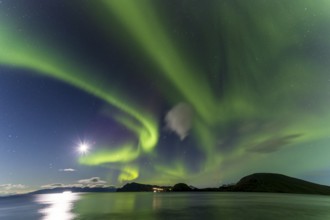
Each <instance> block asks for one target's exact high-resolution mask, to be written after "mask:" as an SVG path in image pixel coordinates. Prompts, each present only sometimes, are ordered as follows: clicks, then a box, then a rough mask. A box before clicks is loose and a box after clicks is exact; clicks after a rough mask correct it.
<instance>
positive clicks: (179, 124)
mask: <svg viewBox="0 0 330 220" xmlns="http://www.w3.org/2000/svg"><path fill="white" fill-rule="evenodd" d="M193 115H194V114H193V108H192V106H191V105H189V104H187V103H183V102H182V103H179V104H177V105H176V106H174V107H173V108H172V109H171V110H170V111H169V112H168V113H167V114H166V116H165V122H166V127H167V128H168V129H170V130H171V131H174V132H175V133H176V134H177V135H178V136H179V137H180V139H181V140H183V139H185V137H186V136H187V135H188V132H189V130H190V129H191V126H192V120H193Z"/></svg>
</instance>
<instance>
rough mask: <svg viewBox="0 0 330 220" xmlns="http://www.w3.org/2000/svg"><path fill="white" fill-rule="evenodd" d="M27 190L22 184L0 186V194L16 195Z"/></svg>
mask: <svg viewBox="0 0 330 220" xmlns="http://www.w3.org/2000/svg"><path fill="white" fill-rule="evenodd" d="M26 188H27V186H25V185H23V184H11V183H8V184H1V185H0V194H17V193H22V191H24V190H25V189H26Z"/></svg>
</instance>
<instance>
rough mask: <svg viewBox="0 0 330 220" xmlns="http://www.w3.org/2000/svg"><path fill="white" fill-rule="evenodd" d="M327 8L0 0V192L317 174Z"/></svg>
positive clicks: (325, 148) (327, 105)
mask: <svg viewBox="0 0 330 220" xmlns="http://www.w3.org/2000/svg"><path fill="white" fill-rule="evenodd" d="M329 10H330V2H329V1H328V0H299V1H298V0H297V1H287V0H278V1H267V0H251V1H246V0H208V1H200V0H179V1H178V0H100V1H95V0H89V1H88V0H70V1H65V0H61V1H52V0H44V1H40V0H29V1H26V0H0V194H7V193H15V192H25V191H29V190H35V189H39V188H42V187H51V186H64V185H83V186H86V185H88V186H91V185H115V186H121V185H123V184H125V183H126V182H131V181H136V182H141V183H150V184H151V183H152V184H161V185H173V184H175V183H177V182H185V183H187V184H190V185H194V186H198V187H205V186H220V185H221V184H225V183H232V182H236V181H237V180H239V178H241V177H243V176H245V175H248V174H251V173H254V172H275V173H282V174H286V175H290V176H294V177H297V178H303V179H305V180H309V181H313V182H317V183H321V184H327V185H330V157H329V156H330V145H329V144H330V13H329ZM82 147H85V148H86V149H83V150H82ZM79 149H80V150H79ZM93 177H95V178H93Z"/></svg>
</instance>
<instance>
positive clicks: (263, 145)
mask: <svg viewBox="0 0 330 220" xmlns="http://www.w3.org/2000/svg"><path fill="white" fill-rule="evenodd" d="M300 136H302V134H292V135H286V136H284V137H279V138H271V139H268V140H265V141H262V142H260V143H257V144H255V145H253V146H252V147H249V148H248V150H247V151H250V152H256V153H273V152H275V151H278V150H280V149H281V148H283V147H284V146H286V145H288V144H290V143H292V141H293V140H294V139H296V138H299V137H300Z"/></svg>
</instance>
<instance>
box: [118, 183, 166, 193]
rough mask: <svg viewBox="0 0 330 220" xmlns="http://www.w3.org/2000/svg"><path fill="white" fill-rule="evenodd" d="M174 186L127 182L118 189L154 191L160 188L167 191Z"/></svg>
mask: <svg viewBox="0 0 330 220" xmlns="http://www.w3.org/2000/svg"><path fill="white" fill-rule="evenodd" d="M171 188H172V187H170V186H157V185H148V184H141V183H135V182H133V183H127V184H126V185H124V186H123V187H121V188H118V189H117V192H153V191H155V190H158V191H159V190H160V189H161V191H164V192H167V191H170V189H171Z"/></svg>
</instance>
